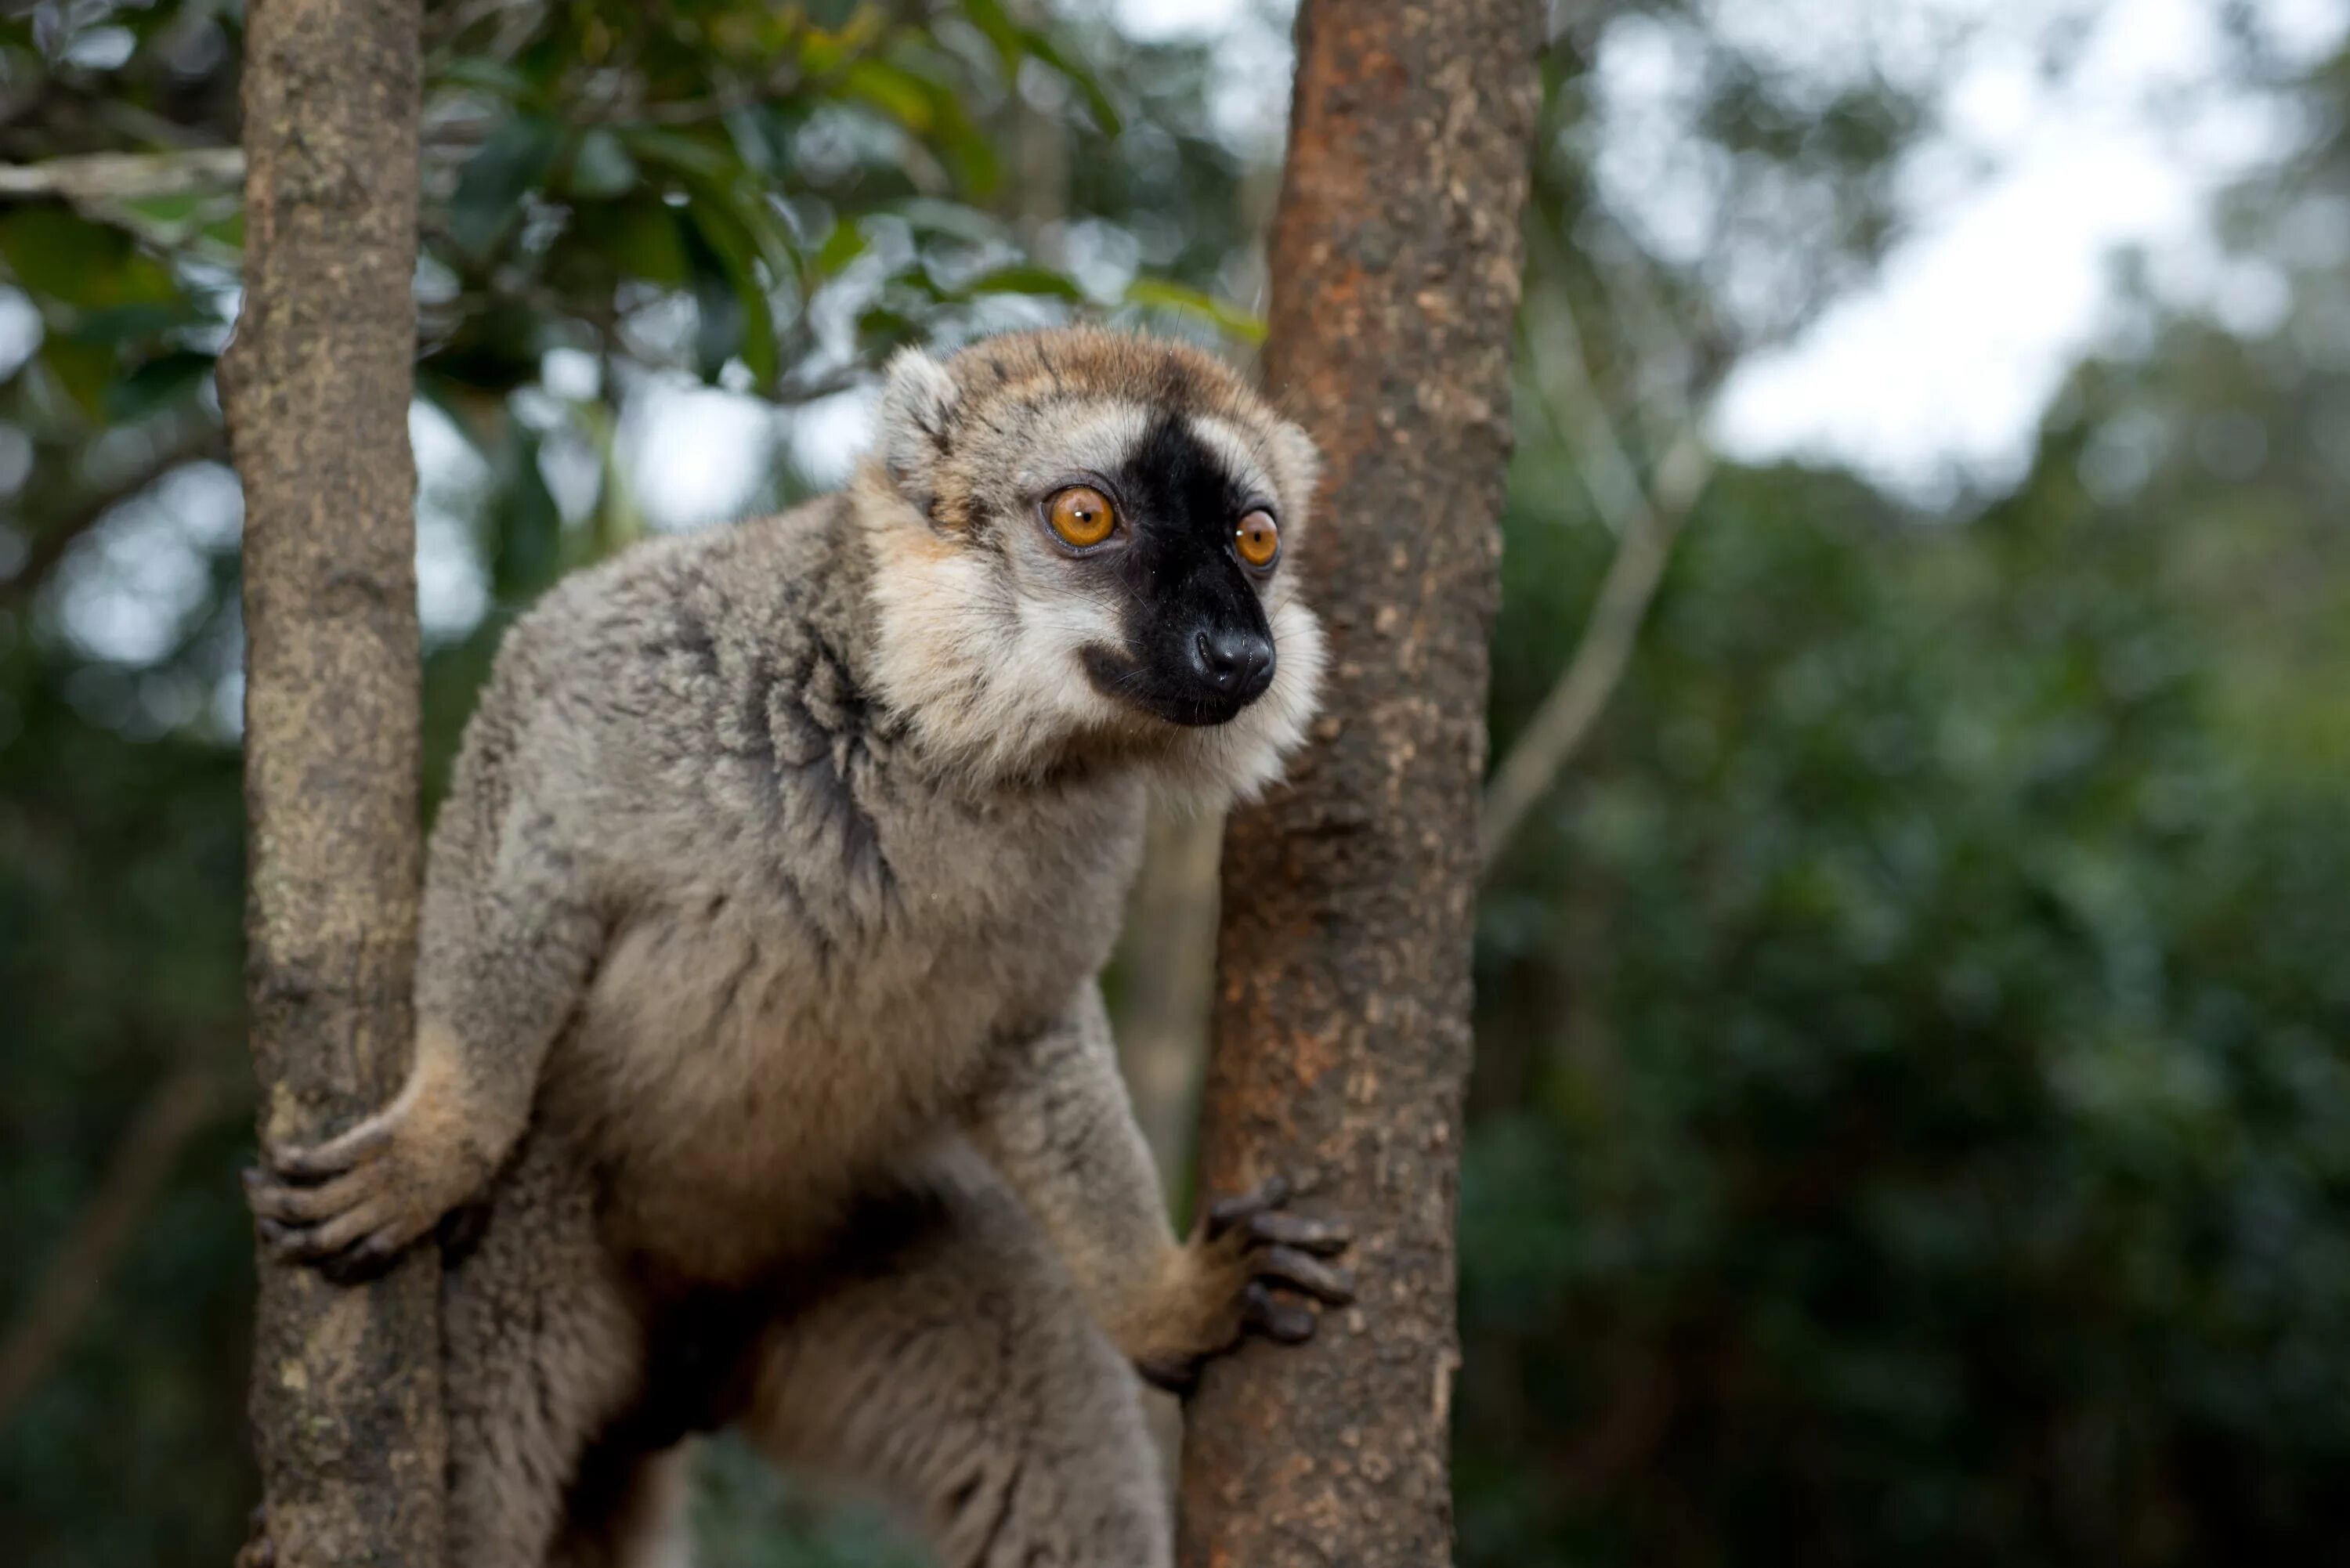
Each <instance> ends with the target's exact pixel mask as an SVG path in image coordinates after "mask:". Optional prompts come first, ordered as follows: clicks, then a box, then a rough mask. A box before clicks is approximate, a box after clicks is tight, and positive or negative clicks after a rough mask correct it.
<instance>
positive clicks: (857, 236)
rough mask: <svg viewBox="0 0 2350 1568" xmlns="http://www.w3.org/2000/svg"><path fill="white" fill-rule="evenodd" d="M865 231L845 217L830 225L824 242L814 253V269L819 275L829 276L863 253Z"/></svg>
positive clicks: (865, 242)
mask: <svg viewBox="0 0 2350 1568" xmlns="http://www.w3.org/2000/svg"><path fill="white" fill-rule="evenodd" d="M866 244H867V241H866V238H865V231H864V230H863V229H861V228H859V227H858V226H857V224H855V223H851V222H849V221H848V220H847V219H843V220H841V221H840V222H839V223H835V224H833V225H832V233H830V234H827V235H825V237H824V244H823V245H822V246H821V247H820V248H819V249H818V250H817V251H816V275H818V276H819V277H831V276H833V275H836V274H837V273H838V272H839V271H840V269H841V268H843V267H845V266H847V265H848V264H849V263H850V262H853V261H855V260H856V259H857V258H858V256H861V255H863V254H865V249H866Z"/></svg>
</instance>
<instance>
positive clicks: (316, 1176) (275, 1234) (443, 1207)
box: [244, 1082, 488, 1283]
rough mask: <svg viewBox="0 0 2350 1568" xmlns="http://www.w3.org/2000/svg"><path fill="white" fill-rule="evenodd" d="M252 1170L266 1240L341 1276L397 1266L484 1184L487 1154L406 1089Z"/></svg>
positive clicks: (249, 1190)
mask: <svg viewBox="0 0 2350 1568" xmlns="http://www.w3.org/2000/svg"><path fill="white" fill-rule="evenodd" d="M262 1158H263V1160H264V1162H265V1168H262V1169H255V1170H248V1171H246V1172H245V1173H244V1191H245V1199H246V1200H247V1201H248V1202H249V1203H250V1204H251V1205H252V1207H253V1212H254V1215H255V1219H256V1220H258V1222H259V1226H260V1230H261V1238H262V1240H263V1241H265V1242H266V1243H268V1245H269V1247H270V1249H271V1251H273V1252H274V1253H275V1254H276V1256H277V1257H278V1258H280V1259H281V1260H284V1261H286V1262H301V1263H315V1264H317V1266H318V1270H319V1272H321V1273H323V1274H325V1275H326V1276H327V1277H328V1279H330V1280H334V1281H336V1282H338V1283H351V1282H357V1281H359V1280H364V1279H369V1278H371V1277H373V1276H374V1275H376V1274H380V1273H381V1272H383V1271H384V1270H385V1269H387V1268H389V1267H390V1264H391V1262H392V1260H393V1259H394V1258H396V1257H398V1256H399V1255H400V1251H401V1250H402V1249H403V1248H405V1247H406V1246H407V1245H408V1244H409V1243H410V1242H411V1241H415V1240H416V1239H417V1238H418V1237H420V1236H421V1235H423V1234H424V1232H425V1231H429V1230H431V1229H432V1227H433V1226H434V1225H435V1224H436V1223H438V1222H439V1220H441V1217H442V1215H444V1214H446V1213H448V1212H449V1211H450V1210H452V1209H454V1208H456V1207H457V1206H458V1205H459V1204H460V1203H463V1201H464V1200H465V1199H468V1198H470V1197H472V1196H473V1194H474V1193H475V1192H476V1191H477V1190H478V1189H480V1187H481V1185H482V1183H483V1182H484V1180H485V1179H487V1176H488V1171H487V1169H486V1168H484V1166H485V1162H484V1160H483V1158H481V1157H480V1156H479V1155H478V1154H476V1153H474V1152H473V1150H472V1149H471V1148H470V1147H469V1146H468V1140H467V1139H465V1138H464V1137H463V1136H462V1135H461V1134H460V1132H459V1130H458V1124H457V1123H456V1120H455V1118H453V1117H452V1116H448V1115H446V1114H442V1113H441V1112H440V1110H439V1108H438V1107H436V1106H433V1105H432V1103H431V1101H430V1097H429V1096H422V1095H420V1094H418V1093H417V1092H416V1090H415V1087H414V1085H413V1082H411V1088H410V1090H408V1091H407V1092H403V1093H402V1094H401V1096H400V1098H399V1099H397V1100H395V1101H393V1102H392V1103H391V1105H390V1106H387V1107H386V1108H385V1109H383V1110H382V1111H380V1112H378V1113H377V1114H376V1115H374V1116H369V1118H368V1119H367V1120H365V1121H363V1122H361V1123H359V1126H357V1127H353V1128H351V1130H350V1131H348V1132H347V1133H344V1134H342V1135H341V1136H339V1137H333V1138H329V1139H328V1140H327V1141H326V1142H324V1143H319V1144H313V1145H311V1146H310V1147H307V1148H265V1149H264V1150H263V1151H262Z"/></svg>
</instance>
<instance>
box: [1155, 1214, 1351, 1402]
mask: <svg viewBox="0 0 2350 1568" xmlns="http://www.w3.org/2000/svg"><path fill="white" fill-rule="evenodd" d="M1290 1192H1291V1187H1290V1184H1289V1182H1288V1181H1286V1180H1285V1179H1283V1178H1281V1177H1278V1176H1275V1177H1271V1178H1268V1179H1265V1180H1264V1181H1262V1182H1260V1183H1258V1184H1257V1186H1256V1188H1255V1189H1254V1190H1253V1191H1251V1192H1248V1193H1244V1194H1243V1195H1242V1196H1240V1197H1237V1198H1227V1199H1223V1200H1222V1201H1221V1202H1218V1203H1216V1204H1213V1205H1211V1207H1210V1208H1209V1210H1208V1214H1207V1218H1206V1220H1205V1221H1204V1222H1203V1223H1202V1224H1201V1227H1200V1231H1199V1234H1198V1235H1197V1236H1196V1237H1195V1238H1194V1239H1193V1241H1192V1242H1191V1245H1190V1246H1189V1247H1188V1248H1186V1249H1185V1257H1186V1262H1187V1267H1186V1269H1185V1271H1184V1274H1185V1278H1184V1280H1183V1281H1182V1282H1181V1284H1180V1286H1179V1287H1178V1289H1177V1292H1176V1295H1177V1298H1178V1301H1179V1303H1180V1304H1179V1306H1178V1309H1177V1314H1176V1315H1177V1316H1178V1318H1179V1320H1180V1319H1188V1320H1189V1321H1188V1322H1182V1321H1179V1322H1177V1323H1175V1324H1161V1325H1160V1329H1161V1334H1162V1335H1163V1336H1164V1337H1165V1338H1166V1339H1171V1340H1172V1341H1173V1343H1171V1344H1168V1343H1161V1344H1159V1345H1153V1346H1152V1347H1151V1348H1149V1350H1147V1351H1145V1352H1144V1353H1143V1354H1141V1355H1137V1356H1136V1357H1135V1364H1136V1366H1139V1368H1140V1369H1141V1372H1142V1375H1143V1376H1145V1377H1146V1378H1148V1379H1149V1380H1150V1381H1151V1382H1153V1383H1155V1384H1157V1385H1159V1386H1160V1387H1162V1388H1172V1389H1175V1390H1178V1391H1181V1390H1184V1389H1188V1388H1189V1387H1190V1386H1191V1384H1192V1383H1193V1382H1194V1381H1195V1380H1196V1379H1197V1378H1198V1376H1199V1369H1200V1365H1201V1362H1202V1361H1204V1360H1205V1359H1206V1358H1207V1357H1208V1356H1210V1355H1215V1354H1216V1353H1217V1352H1219V1351H1222V1350H1226V1349H1229V1348H1231V1346H1232V1345H1233V1343H1234V1342H1236V1341H1237V1340H1238V1339H1239V1338H1240V1337H1241V1335H1242V1334H1244V1333H1246V1332H1248V1331H1249V1330H1252V1329H1253V1330H1254V1331H1256V1332H1257V1333H1259V1334H1263V1335H1264V1336H1265V1337H1266V1338H1268V1339H1271V1340H1274V1341H1276V1342H1278V1343H1280V1344H1283V1345H1300V1344H1303V1343H1304V1342H1305V1341H1306V1340H1308V1339H1311V1338H1312V1337H1313V1336H1314V1326H1315V1311H1314V1309H1313V1308H1312V1307H1310V1306H1308V1305H1307V1304H1306V1303H1305V1302H1304V1301H1301V1300H1299V1299H1297V1298H1298V1297H1299V1296H1300V1295H1303V1296H1306V1297H1311V1298H1312V1299H1313V1300H1315V1301H1318V1302H1322V1303H1326V1304H1328V1305H1331V1306H1344V1305H1346V1304H1347V1303H1349V1302H1351V1301H1353V1300H1354V1299H1355V1282H1354V1277H1353V1276H1352V1275H1351V1274H1349V1273H1348V1272H1347V1271H1346V1270H1344V1269H1342V1268H1339V1267H1338V1266H1337V1265H1336V1264H1335V1263H1330V1262H1325V1261H1324V1260H1326V1259H1328V1258H1332V1257H1335V1256H1336V1255H1337V1254H1338V1253H1340V1252H1343V1251H1346V1250H1347V1245H1348V1243H1350V1242H1351V1241H1353V1240H1354V1235H1353V1233H1352V1232H1351V1231H1348V1230H1347V1227H1346V1226H1344V1225H1339V1224H1335V1223H1333V1222H1331V1221H1329V1220H1315V1219H1312V1218H1309V1217H1308V1216H1306V1215H1303V1214H1292V1213H1289V1212H1286V1211H1285V1210H1284V1208H1283V1205H1284V1204H1286V1203H1287V1202H1288V1201H1289V1197H1290ZM1170 1331H1171V1332H1170Z"/></svg>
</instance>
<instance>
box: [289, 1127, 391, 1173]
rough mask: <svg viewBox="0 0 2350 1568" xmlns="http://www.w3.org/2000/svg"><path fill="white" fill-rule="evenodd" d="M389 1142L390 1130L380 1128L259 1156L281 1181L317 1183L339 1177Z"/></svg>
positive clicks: (371, 1128)
mask: <svg viewBox="0 0 2350 1568" xmlns="http://www.w3.org/2000/svg"><path fill="white" fill-rule="evenodd" d="M390 1142H391V1128H390V1126H389V1125H381V1126H377V1127H369V1128H368V1129H367V1130H366V1131H364V1132H359V1133H356V1134H353V1133H346V1134H344V1135H343V1136H342V1137H338V1138H330V1139H328V1141H327V1142H325V1143H321V1144H313V1145H312V1146H310V1147H307V1148H268V1149H264V1150H263V1151H262V1155H263V1158H265V1159H267V1160H268V1161H269V1164H270V1168H272V1169H274V1170H276V1172H277V1175H278V1177H279V1178H280V1179H283V1180H286V1181H301V1182H318V1181H326V1180H328V1179H332V1178H334V1177H338V1176H340V1175H342V1174H343V1173H344V1172H345V1171H347V1170H348V1169H350V1168H352V1167H353V1166H355V1165H357V1164H359V1161H361V1160H362V1159H365V1158H367V1157H368V1156H369V1155H371V1154H374V1153H376V1152H377V1151H378V1150H379V1149H381V1148H382V1147H384V1146H385V1145H387V1144H389V1143H390Z"/></svg>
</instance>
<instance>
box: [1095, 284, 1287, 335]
mask: <svg viewBox="0 0 2350 1568" xmlns="http://www.w3.org/2000/svg"><path fill="white" fill-rule="evenodd" d="M1126 303H1127V304H1128V305H1135V306H1142V307H1144V308H1145V309H1152V310H1171V311H1174V312H1175V313H1177V314H1178V315H1181V316H1190V317H1196V318H1198V319H1201V320H1204V321H1209V322H1212V323H1214V324H1215V326H1216V327H1219V328H1221V329H1222V331H1225V332H1227V333H1230V334H1231V335H1232V337H1237V338H1239V339H1240V340H1241V341H1243V342H1244V343H1262V342H1263V341H1264V322H1263V318H1261V317H1256V316H1253V315H1251V314H1250V313H1249V312H1247V311H1245V310H1243V309H1241V308H1240V307H1239V306H1235V305H1230V304H1227V303H1226V302H1225V301H1223V300H1221V299H1218V298H1217V297H1216V296H1213V295H1211V294H1202V293H1201V291H1200V290H1198V289H1196V288H1186V287H1185V286H1183V285H1181V284H1180V283H1169V282H1167V281H1166V280H1165V279H1163V278H1155V277H1138V278H1136V279H1135V280H1134V281H1133V282H1132V283H1130V284H1128V285H1127V286H1126Z"/></svg>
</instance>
